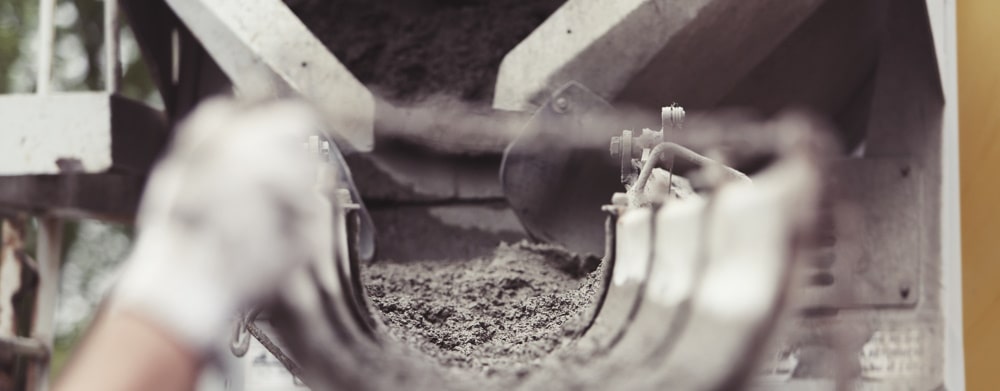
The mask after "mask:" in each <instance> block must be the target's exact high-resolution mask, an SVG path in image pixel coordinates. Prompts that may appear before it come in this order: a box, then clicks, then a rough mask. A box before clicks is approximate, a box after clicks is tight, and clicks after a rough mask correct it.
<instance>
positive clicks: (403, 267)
mask: <svg viewBox="0 0 1000 391" xmlns="http://www.w3.org/2000/svg"><path fill="white" fill-rule="evenodd" d="M600 264H601V262H600V259H599V258H596V257H592V256H579V255H575V254H571V253H569V252H567V251H565V250H563V249H561V248H556V247H553V246H550V245H540V244H531V243H528V242H526V241H522V242H519V243H516V244H513V245H508V244H506V243H501V244H500V246H499V247H497V249H496V250H495V251H494V252H493V254H491V255H488V256H485V257H481V258H477V259H473V260H469V261H463V262H445V261H420V262H408V263H395V262H386V261H381V262H376V263H373V264H371V265H369V266H367V267H365V268H364V269H363V271H362V278H363V281H364V284H365V286H366V288H367V289H368V292H369V297H370V298H371V302H372V303H373V305H374V306H375V307H376V309H377V310H378V311H375V312H376V313H379V314H381V317H382V319H383V321H384V322H385V323H386V325H387V326H388V327H389V329H390V332H391V333H392V334H393V335H394V336H395V337H397V338H399V339H400V340H402V341H404V342H405V343H407V344H408V345H410V346H412V347H414V348H416V349H417V350H419V351H422V352H424V353H426V354H427V355H429V356H430V357H432V358H433V359H434V360H437V361H438V362H439V363H440V364H441V365H443V366H445V367H450V368H458V369H468V370H473V371H476V372H481V373H484V374H486V375H487V376H491V375H495V374H516V375H523V374H525V373H527V372H528V371H529V370H531V369H532V368H534V367H536V366H537V365H538V363H539V361H540V360H539V359H541V358H542V357H545V356H546V355H548V354H549V353H550V352H552V351H553V350H555V349H556V348H557V347H559V346H560V344H562V343H563V342H564V341H566V340H568V339H569V338H566V336H571V335H575V334H576V333H577V332H579V331H581V329H582V328H583V327H585V326H586V324H587V321H588V320H589V319H588V318H587V316H586V315H584V314H585V313H586V312H587V311H588V310H589V309H590V307H591V305H592V303H593V302H594V300H595V295H596V293H597V292H598V291H599V290H600V278H599V275H600V274H601V273H600V272H599V271H597V269H598V268H599V266H600Z"/></svg>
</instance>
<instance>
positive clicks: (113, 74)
mask: <svg viewBox="0 0 1000 391" xmlns="http://www.w3.org/2000/svg"><path fill="white" fill-rule="evenodd" d="M118 28H119V19H118V0H104V88H105V90H107V91H108V92H112V93H113V92H118V87H119V85H120V84H121V74H122V72H121V61H119V36H118Z"/></svg>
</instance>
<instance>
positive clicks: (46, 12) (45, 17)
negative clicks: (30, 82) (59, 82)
mask: <svg viewBox="0 0 1000 391" xmlns="http://www.w3.org/2000/svg"><path fill="white" fill-rule="evenodd" d="M55 8H56V0H39V1H38V75H37V79H38V81H37V85H36V87H35V88H36V90H35V91H36V92H37V93H38V94H39V95H44V94H48V93H49V90H50V89H51V87H50V81H51V80H52V45H53V42H54V41H55V24H54V23H53V22H52V18H53V17H52V15H53V13H55Z"/></svg>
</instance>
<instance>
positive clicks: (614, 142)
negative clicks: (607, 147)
mask: <svg viewBox="0 0 1000 391" xmlns="http://www.w3.org/2000/svg"><path fill="white" fill-rule="evenodd" d="M621 154H622V138H621V136H614V137H612V138H611V157H619V156H621Z"/></svg>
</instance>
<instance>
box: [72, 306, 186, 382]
mask: <svg viewBox="0 0 1000 391" xmlns="http://www.w3.org/2000/svg"><path fill="white" fill-rule="evenodd" d="M104 315H105V316H102V317H101V318H100V319H99V320H98V321H97V323H96V324H95V325H94V328H93V330H92V331H91V332H90V335H89V336H88V337H87V338H86V339H85V340H84V343H83V346H81V347H80V348H79V350H77V353H76V354H75V356H74V357H73V358H72V359H71V361H70V362H69V365H68V366H67V367H66V369H65V370H64V371H63V373H62V375H61V376H60V378H59V380H58V381H57V382H56V385H55V388H54V390H55V391H90V390H95V391H96V390H102V391H126V390H129V391H131V390H156V391H182V390H183V391H189V390H193V389H194V386H195V382H196V381H197V379H198V374H199V373H200V371H201V367H202V360H201V359H200V358H199V357H198V355H196V354H195V353H194V352H192V351H190V350H189V349H187V348H186V347H184V346H182V345H180V344H179V343H177V342H176V341H174V340H173V339H171V337H170V336H169V335H167V334H166V333H164V332H163V331H161V330H160V329H158V328H157V327H156V325H155V324H153V323H151V322H149V321H147V320H146V319H144V318H142V317H141V316H137V315H132V314H129V313H115V314H104Z"/></svg>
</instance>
